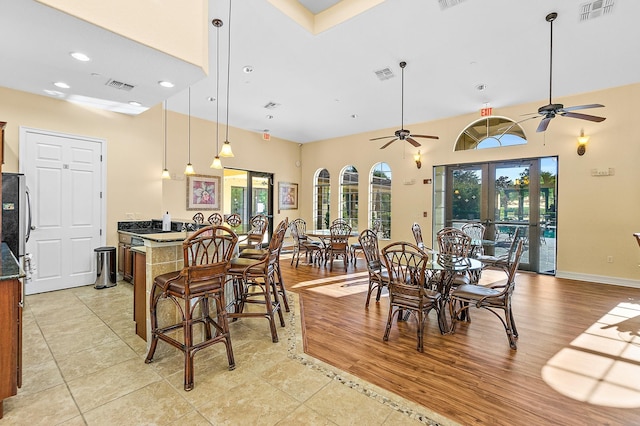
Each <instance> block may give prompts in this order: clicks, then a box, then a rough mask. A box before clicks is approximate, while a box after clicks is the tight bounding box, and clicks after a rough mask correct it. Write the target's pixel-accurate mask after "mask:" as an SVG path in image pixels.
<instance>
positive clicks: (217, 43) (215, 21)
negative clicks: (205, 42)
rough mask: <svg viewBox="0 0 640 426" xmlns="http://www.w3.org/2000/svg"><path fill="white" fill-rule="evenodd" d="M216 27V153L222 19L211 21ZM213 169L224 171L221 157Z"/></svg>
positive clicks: (212, 166)
mask: <svg viewBox="0 0 640 426" xmlns="http://www.w3.org/2000/svg"><path fill="white" fill-rule="evenodd" d="M211 23H212V24H213V26H214V27H216V152H218V150H219V149H220V138H219V135H220V117H219V112H220V101H219V98H220V96H219V92H220V90H219V89H220V27H221V26H222V25H223V23H222V20H221V19H217V18H216V19H214V20H213V21H211ZM209 167H210V168H212V169H218V170H220V169H222V162H221V161H220V156H219V155H217V154H216V156H215V157H214V159H213V162H212V163H211V165H210V166H209Z"/></svg>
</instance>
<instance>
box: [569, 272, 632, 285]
mask: <svg viewBox="0 0 640 426" xmlns="http://www.w3.org/2000/svg"><path fill="white" fill-rule="evenodd" d="M556 277H557V278H566V279H568V280H577V281H588V282H592V283H598V284H608V285H617V286H621V287H633V288H640V280H632V279H628V278H617V277H607V276H604V275H591V274H579V273H576V272H561V271H557V272H556Z"/></svg>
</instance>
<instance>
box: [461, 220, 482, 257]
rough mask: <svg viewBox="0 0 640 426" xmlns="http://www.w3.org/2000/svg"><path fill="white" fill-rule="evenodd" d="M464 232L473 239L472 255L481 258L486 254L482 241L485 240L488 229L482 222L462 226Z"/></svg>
mask: <svg viewBox="0 0 640 426" xmlns="http://www.w3.org/2000/svg"><path fill="white" fill-rule="evenodd" d="M461 230H462V232H464V233H465V234H467V235H468V236H470V237H471V240H472V242H474V243H475V244H472V246H471V250H470V251H471V252H470V255H471V256H473V257H477V256H480V255H482V254H484V248H483V246H482V240H483V239H484V233H485V231H486V227H485V226H484V225H483V224H481V223H480V222H469V223H465V224H464V225H462V228H461Z"/></svg>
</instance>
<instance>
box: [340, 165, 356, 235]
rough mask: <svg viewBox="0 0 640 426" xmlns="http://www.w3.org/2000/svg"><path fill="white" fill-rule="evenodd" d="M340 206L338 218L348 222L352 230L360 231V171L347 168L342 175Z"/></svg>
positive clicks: (351, 167)
mask: <svg viewBox="0 0 640 426" xmlns="http://www.w3.org/2000/svg"><path fill="white" fill-rule="evenodd" d="M339 194H340V205H339V206H338V217H340V218H342V219H344V220H346V221H347V223H348V224H349V225H350V226H351V228H352V229H354V230H357V229H358V170H357V169H356V168H355V167H353V166H346V167H345V168H344V169H342V172H341V173H340V192H339Z"/></svg>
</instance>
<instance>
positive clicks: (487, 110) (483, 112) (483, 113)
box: [480, 108, 493, 117]
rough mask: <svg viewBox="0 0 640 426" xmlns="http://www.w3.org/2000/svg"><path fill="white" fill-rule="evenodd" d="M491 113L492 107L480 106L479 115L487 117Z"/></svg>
mask: <svg viewBox="0 0 640 426" xmlns="http://www.w3.org/2000/svg"><path fill="white" fill-rule="evenodd" d="M491 114H493V108H482V109H481V110H480V117H489V116H490V115H491Z"/></svg>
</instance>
